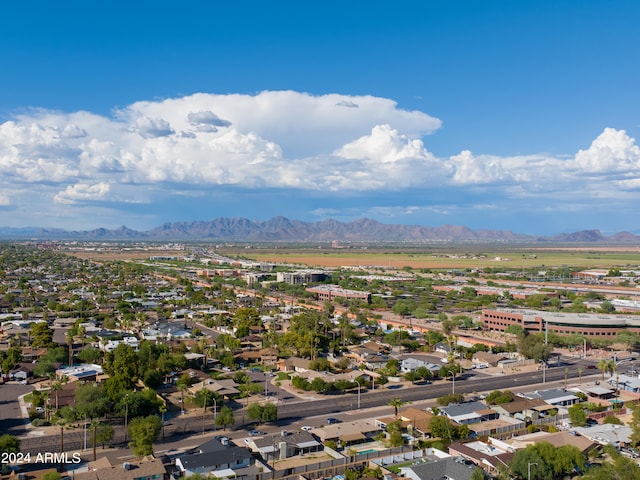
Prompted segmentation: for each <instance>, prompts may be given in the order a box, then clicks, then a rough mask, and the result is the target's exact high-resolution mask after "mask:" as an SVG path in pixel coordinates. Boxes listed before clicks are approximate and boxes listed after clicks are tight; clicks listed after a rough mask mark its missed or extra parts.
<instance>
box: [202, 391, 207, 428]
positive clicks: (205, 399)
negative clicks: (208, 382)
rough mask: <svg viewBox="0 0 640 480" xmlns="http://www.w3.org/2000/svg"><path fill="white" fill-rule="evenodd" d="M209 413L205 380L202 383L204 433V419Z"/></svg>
mask: <svg viewBox="0 0 640 480" xmlns="http://www.w3.org/2000/svg"><path fill="white" fill-rule="evenodd" d="M206 413H207V392H206V391H205V389H204V382H203V385H202V435H204V419H205V414H206Z"/></svg>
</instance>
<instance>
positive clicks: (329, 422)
mask: <svg viewBox="0 0 640 480" xmlns="http://www.w3.org/2000/svg"><path fill="white" fill-rule="evenodd" d="M327 423H328V424H329V425H333V424H334V423H342V420H340V419H337V418H334V417H329V418H327Z"/></svg>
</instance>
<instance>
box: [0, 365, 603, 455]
mask: <svg viewBox="0 0 640 480" xmlns="http://www.w3.org/2000/svg"><path fill="white" fill-rule="evenodd" d="M590 364H593V361H592V360H591V361H590V360H580V359H575V358H574V359H565V361H564V362H561V363H560V364H558V365H556V366H552V367H550V368H548V369H547V370H546V372H544V380H545V383H544V384H543V383H542V382H543V372H542V371H534V372H519V373H517V374H513V375H486V374H483V373H479V372H478V373H475V374H472V376H463V377H459V378H458V379H457V380H455V384H454V382H453V381H451V380H438V381H435V382H433V383H431V384H426V385H424V384H423V385H420V384H416V385H414V386H402V387H401V388H395V389H389V388H388V387H377V388H376V389H375V390H366V389H361V394H360V409H358V394H357V391H353V392H351V393H346V394H342V395H322V394H317V395H313V398H308V399H305V400H299V399H295V400H287V401H285V402H279V403H278V422H276V424H275V425H270V426H260V430H266V431H268V432H269V431H278V430H281V429H283V428H285V429H286V428H287V427H289V428H291V429H294V428H298V427H299V426H302V425H311V426H319V425H322V424H326V417H329V416H332V417H337V418H340V419H342V420H347V419H352V418H354V417H353V416H354V414H359V413H360V412H365V411H366V410H367V409H371V408H376V407H386V408H389V409H390V408H391V407H388V403H389V401H390V400H392V399H394V398H399V399H401V400H402V401H403V402H406V403H409V402H411V403H420V402H429V401H430V402H434V401H435V399H437V398H438V397H441V396H443V395H446V394H448V393H464V394H470V393H480V392H490V391H493V390H515V391H522V390H525V391H526V390H536V389H537V390H542V389H544V388H551V387H552V386H554V387H557V386H562V385H563V384H564V380H565V371H566V376H567V380H568V381H571V383H572V384H573V385H575V384H576V381H575V379H577V378H578V376H580V374H579V372H578V369H579V368H581V369H582V374H581V377H582V381H583V382H584V383H586V382H587V381H592V382H593V381H594V380H599V379H600V375H601V374H600V371H599V370H587V369H586V368H585V367H586V365H590ZM547 384H548V385H547ZM20 387H24V388H25V389H28V388H29V387H28V386H22V385H20ZM0 390H2V387H0ZM16 403H17V402H16ZM2 410H3V409H0V411H2ZM389 412H392V410H389ZM325 416H326V417H325ZM234 418H235V422H236V423H235V426H234V429H233V431H232V432H230V434H236V436H237V435H240V436H246V432H247V431H248V430H249V429H251V428H253V425H254V424H253V422H250V421H249V419H248V417H247V415H246V407H241V408H238V409H236V410H235V411H234ZM115 421H117V422H121V423H120V424H119V425H118V424H116V425H114V429H115V438H114V440H113V442H111V443H112V445H113V446H115V447H122V448H126V438H125V431H124V425H123V424H122V423H123V422H122V419H115ZM19 423H20V422H16V425H17V426H18V424H19ZM213 423H214V421H213V413H212V412H211V411H208V412H207V413H206V414H205V415H204V416H203V415H202V413H200V412H197V411H196V412H192V413H189V414H187V415H178V416H176V417H174V418H171V419H170V420H169V421H168V422H167V425H166V426H165V428H164V439H162V438H161V439H160V440H159V442H158V444H157V445H156V449H166V448H163V445H165V446H166V445H168V444H171V443H175V442H186V443H187V444H190V443H192V441H193V440H192V439H191V437H194V436H201V435H203V434H205V435H206V434H210V433H212V432H213V431H214V425H213ZM3 427H4V424H3ZM22 428H24V427H23V426H22ZM3 430H4V428H3ZM218 431H219V430H218ZM238 432H239V433H238ZM38 433H40V434H38ZM61 437H62V438H61ZM91 439H92V435H91V431H90V429H88V430H87V431H86V432H85V430H84V429H82V428H79V429H75V430H64V431H60V430H58V429H57V428H51V427H50V428H48V429H46V431H40V432H37V431H36V432H33V431H32V432H31V433H30V434H29V435H23V436H22V438H21V442H22V443H21V450H23V451H25V452H27V451H29V452H38V451H52V452H57V451H60V450H61V446H62V449H64V450H66V451H78V450H83V449H84V447H85V445H86V446H87V447H88V448H89V449H90V447H91Z"/></svg>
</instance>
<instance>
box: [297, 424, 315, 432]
mask: <svg viewBox="0 0 640 480" xmlns="http://www.w3.org/2000/svg"><path fill="white" fill-rule="evenodd" d="M300 430H302V431H303V432H309V431H311V430H313V427H311V426H309V425H304V426H302V427H300Z"/></svg>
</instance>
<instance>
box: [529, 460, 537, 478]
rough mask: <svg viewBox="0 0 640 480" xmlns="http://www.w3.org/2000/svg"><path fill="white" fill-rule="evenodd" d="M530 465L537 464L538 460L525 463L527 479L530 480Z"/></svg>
mask: <svg viewBox="0 0 640 480" xmlns="http://www.w3.org/2000/svg"><path fill="white" fill-rule="evenodd" d="M531 465H538V462H529V463H527V480H531Z"/></svg>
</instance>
